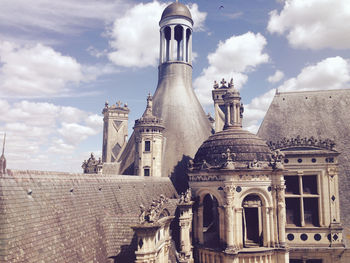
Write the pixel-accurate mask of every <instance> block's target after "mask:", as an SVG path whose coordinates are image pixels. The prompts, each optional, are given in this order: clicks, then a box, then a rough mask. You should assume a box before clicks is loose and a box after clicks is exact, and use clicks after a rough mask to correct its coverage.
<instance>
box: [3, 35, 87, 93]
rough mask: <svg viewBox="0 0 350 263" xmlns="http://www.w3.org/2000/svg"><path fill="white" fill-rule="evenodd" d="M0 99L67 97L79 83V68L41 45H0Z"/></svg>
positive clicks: (81, 76) (70, 58)
mask: <svg viewBox="0 0 350 263" xmlns="http://www.w3.org/2000/svg"><path fill="white" fill-rule="evenodd" d="M0 63H1V64H2V66H1V68H0V87H1V91H0V96H3V97H9V96H23V97H44V96H54V95H58V94H62V93H67V92H68V91H69V89H68V88H67V86H68V85H69V84H70V83H74V84H77V83H79V82H80V81H81V80H82V79H83V75H82V72H81V65H80V64H79V63H78V62H77V61H76V60H75V59H74V58H72V57H69V56H64V55H62V54H61V53H59V52H56V51H55V50H53V49H52V48H51V47H47V46H44V45H42V44H36V45H35V46H24V47H22V46H17V45H15V44H14V43H10V42H0Z"/></svg>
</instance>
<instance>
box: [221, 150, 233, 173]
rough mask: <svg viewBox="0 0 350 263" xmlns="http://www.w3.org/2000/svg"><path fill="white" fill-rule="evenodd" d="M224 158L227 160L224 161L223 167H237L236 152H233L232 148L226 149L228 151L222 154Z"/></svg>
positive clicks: (231, 168)
mask: <svg viewBox="0 0 350 263" xmlns="http://www.w3.org/2000/svg"><path fill="white" fill-rule="evenodd" d="M221 157H222V159H225V160H226V161H225V162H224V163H223V165H222V168H225V169H230V170H233V169H235V164H234V160H235V158H236V154H235V153H231V150H230V148H227V149H226V153H222V154H221Z"/></svg>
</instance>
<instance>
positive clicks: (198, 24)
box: [188, 4, 207, 31]
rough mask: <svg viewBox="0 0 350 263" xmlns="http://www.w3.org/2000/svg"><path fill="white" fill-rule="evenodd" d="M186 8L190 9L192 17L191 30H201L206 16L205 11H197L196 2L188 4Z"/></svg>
mask: <svg viewBox="0 0 350 263" xmlns="http://www.w3.org/2000/svg"><path fill="white" fill-rule="evenodd" d="M188 8H189V9H190V12H191V15H192V19H193V30H194V31H203V30H204V27H205V26H204V22H205V19H206V18H207V13H205V12H201V11H199V10H198V5H197V4H190V5H189V6H188Z"/></svg>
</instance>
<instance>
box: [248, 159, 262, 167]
mask: <svg viewBox="0 0 350 263" xmlns="http://www.w3.org/2000/svg"><path fill="white" fill-rule="evenodd" d="M262 166H263V165H262V163H261V162H258V161H257V160H256V159H254V160H253V161H252V162H248V168H249V169H260V168H261V167H262Z"/></svg>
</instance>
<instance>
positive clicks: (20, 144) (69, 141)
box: [0, 99, 102, 171]
mask: <svg viewBox="0 0 350 263" xmlns="http://www.w3.org/2000/svg"><path fill="white" fill-rule="evenodd" d="M0 106H1V107H0V134H2V133H3V132H6V134H7V140H6V158H7V159H8V165H9V167H11V168H25V169H32V168H33V167H34V168H35V167H38V164H40V169H50V170H52V169H59V170H67V167H66V166H64V167H63V166H62V160H61V157H59V156H57V153H60V154H65V155H67V154H72V155H77V156H78V155H79V156H80V154H79V152H77V151H78V148H77V145H78V144H79V143H81V142H82V141H83V140H86V139H88V138H89V137H90V136H94V135H96V134H98V133H100V132H101V130H102V117H101V116H98V115H96V114H91V113H89V112H85V111H82V110H80V109H78V108H74V107H66V106H59V105H55V104H52V103H43V102H29V101H25V100H24V101H19V102H15V103H9V102H7V101H6V100H3V99H0ZM83 158H85V157H82V158H81V160H83ZM59 160H61V161H59ZM74 160H75V159H74ZM56 161H57V165H56V164H55V163H56ZM60 165H61V166H60ZM74 165H78V166H77V167H75V168H78V169H75V171H79V168H80V164H79V163H77V162H76V160H75V163H74ZM72 168H73V167H72Z"/></svg>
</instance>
